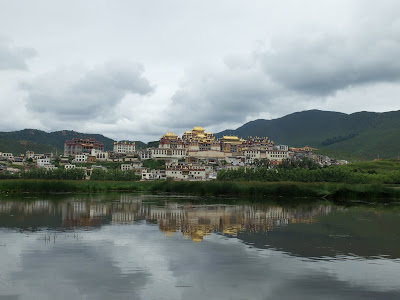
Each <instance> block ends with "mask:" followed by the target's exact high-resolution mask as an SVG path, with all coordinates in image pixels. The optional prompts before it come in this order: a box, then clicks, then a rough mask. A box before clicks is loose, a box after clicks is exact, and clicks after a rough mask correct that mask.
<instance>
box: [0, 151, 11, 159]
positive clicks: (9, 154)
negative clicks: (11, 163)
mask: <svg viewBox="0 0 400 300" xmlns="http://www.w3.org/2000/svg"><path fill="white" fill-rule="evenodd" d="M0 154H1V157H5V158H7V159H12V158H13V157H14V155H13V154H12V153H4V152H0Z"/></svg>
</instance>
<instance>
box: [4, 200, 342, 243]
mask: <svg viewBox="0 0 400 300" xmlns="http://www.w3.org/2000/svg"><path fill="white" fill-rule="evenodd" d="M154 200H158V201H157V202H156V203H154ZM171 200H172V201H171ZM173 200H174V199H168V200H167V201H163V200H162V199H157V198H153V197H149V196H144V195H141V196H140V195H139V196H138V195H120V196H119V198H118V199H113V201H106V202H102V201H103V199H101V198H100V199H99V198H94V199H93V198H92V199H89V201H88V199H82V198H77V197H69V198H66V199H63V200H62V201H51V200H43V199H40V200H29V201H1V202H0V216H1V218H0V227H9V228H13V227H16V228H20V229H24V230H37V229H38V228H40V227H50V228H57V229H60V230H63V229H68V228H73V227H96V226H101V225H105V224H110V223H111V224H133V223H134V222H135V221H142V220H145V221H147V222H149V223H157V224H158V226H159V229H160V231H162V232H164V233H165V235H166V236H171V235H172V234H173V233H175V232H181V233H182V234H183V235H184V236H186V237H189V238H190V239H191V240H192V241H193V242H201V241H202V240H203V238H204V236H207V235H210V233H213V232H214V233H222V234H225V235H228V236H232V237H237V234H238V232H247V233H257V232H263V233H266V232H268V231H272V230H274V228H277V227H282V226H287V225H289V224H300V223H302V224H303V223H304V224H310V223H313V222H314V218H315V217H317V216H321V215H328V214H329V213H331V212H332V211H338V210H342V208H339V207H335V206H333V205H328V204H323V205H322V204H319V205H313V206H307V207H296V208H290V207H282V206H278V205H261V204H248V205H221V204H218V205H198V204H197V205H196V204H193V203H192V202H188V203H182V202H180V203H177V202H174V201H173Z"/></svg>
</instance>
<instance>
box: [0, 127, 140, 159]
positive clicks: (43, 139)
mask: <svg viewBox="0 0 400 300" xmlns="http://www.w3.org/2000/svg"><path fill="white" fill-rule="evenodd" d="M73 138H81V139H86V138H94V139H95V140H96V141H100V142H102V143H103V144H104V149H105V150H106V151H110V150H113V146H114V140H113V139H110V138H108V137H105V136H104V135H101V134H91V133H81V132H76V131H73V130H61V131H55V132H50V133H48V132H45V131H42V130H37V129H24V130H19V131H11V132H0V152H11V153H13V154H14V155H18V154H21V153H25V152H26V151H27V150H32V151H35V152H36V153H46V152H53V153H54V154H55V153H56V152H57V153H61V154H63V153H64V142H65V141H66V140H71V139H73ZM135 144H136V148H137V149H141V148H146V147H147V144H146V143H143V142H141V141H135Z"/></svg>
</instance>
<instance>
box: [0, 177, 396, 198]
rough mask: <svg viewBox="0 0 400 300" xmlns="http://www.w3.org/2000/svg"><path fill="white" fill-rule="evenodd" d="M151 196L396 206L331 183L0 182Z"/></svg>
mask: <svg viewBox="0 0 400 300" xmlns="http://www.w3.org/2000/svg"><path fill="white" fill-rule="evenodd" d="M98 192H151V193H173V194H182V195H185V194H186V195H200V196H246V197H261V198H262V197H269V196H275V197H296V198H316V199H321V198H322V199H327V200H333V201H337V202H347V201H348V200H350V199H351V200H361V201H369V202H395V201H398V200H399V199H400V189H399V187H397V186H388V185H383V184H347V183H329V182H316V183H304V182H244V181H196V182H193V181H169V180H167V181H85V180H37V179H11V180H7V179H4V180H0V193H1V194H59V193H98Z"/></svg>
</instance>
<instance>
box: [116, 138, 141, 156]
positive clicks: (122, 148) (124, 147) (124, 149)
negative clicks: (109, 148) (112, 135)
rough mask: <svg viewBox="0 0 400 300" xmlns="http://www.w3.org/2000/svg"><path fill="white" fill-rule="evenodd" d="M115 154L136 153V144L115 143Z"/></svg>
mask: <svg viewBox="0 0 400 300" xmlns="http://www.w3.org/2000/svg"><path fill="white" fill-rule="evenodd" d="M113 150H114V152H115V153H123V154H129V153H134V152H135V150H136V149H135V142H124V141H122V142H114V149H113Z"/></svg>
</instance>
